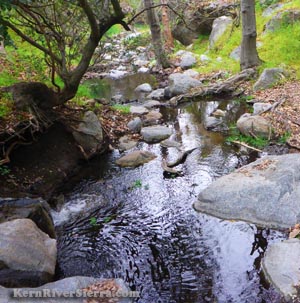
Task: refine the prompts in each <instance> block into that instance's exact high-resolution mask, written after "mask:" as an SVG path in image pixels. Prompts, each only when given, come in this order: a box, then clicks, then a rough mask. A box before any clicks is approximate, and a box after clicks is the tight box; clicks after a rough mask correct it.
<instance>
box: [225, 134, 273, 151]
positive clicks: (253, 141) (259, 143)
mask: <svg viewBox="0 0 300 303" xmlns="http://www.w3.org/2000/svg"><path fill="white" fill-rule="evenodd" d="M226 141H227V142H233V141H240V142H244V143H246V144H248V145H250V146H254V147H257V148H264V147H266V146H267V145H268V144H269V140H268V139H265V138H262V137H256V138H253V137H251V136H245V135H242V134H237V135H230V136H228V137H227V138H226Z"/></svg>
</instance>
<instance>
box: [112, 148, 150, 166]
mask: <svg viewBox="0 0 300 303" xmlns="http://www.w3.org/2000/svg"><path fill="white" fill-rule="evenodd" d="M155 158H156V155H155V154H153V153H150V152H148V151H145V150H136V151H134V152H132V153H129V154H127V155H126V156H124V157H122V158H120V159H118V160H117V161H116V164H117V165H119V166H121V167H137V166H140V165H143V164H145V163H148V162H150V161H152V160H153V159H155Z"/></svg>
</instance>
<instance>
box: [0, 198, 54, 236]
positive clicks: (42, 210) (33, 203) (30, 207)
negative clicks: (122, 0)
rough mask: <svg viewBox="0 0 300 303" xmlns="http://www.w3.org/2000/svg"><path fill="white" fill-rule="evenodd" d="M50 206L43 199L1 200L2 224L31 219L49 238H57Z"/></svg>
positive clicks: (0, 221) (0, 213)
mask: <svg viewBox="0 0 300 303" xmlns="http://www.w3.org/2000/svg"><path fill="white" fill-rule="evenodd" d="M50 210H51V209H50V206H49V205H48V203H47V202H46V201H44V200H42V199H31V198H20V199H1V198H0V224H1V223H4V222H7V221H12V220H15V219H31V220H32V221H33V222H34V223H35V224H36V225H37V226H38V228H39V229H40V230H41V231H43V232H44V233H46V234H48V235H49V237H51V238H55V228H54V224H53V221H52V217H51V215H50Z"/></svg>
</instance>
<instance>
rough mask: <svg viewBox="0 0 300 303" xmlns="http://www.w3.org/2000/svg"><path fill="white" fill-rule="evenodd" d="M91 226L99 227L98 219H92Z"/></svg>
mask: <svg viewBox="0 0 300 303" xmlns="http://www.w3.org/2000/svg"><path fill="white" fill-rule="evenodd" d="M90 225H92V226H93V227H95V226H98V224H97V218H96V217H91V218H90Z"/></svg>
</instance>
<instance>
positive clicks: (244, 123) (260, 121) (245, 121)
mask: <svg viewBox="0 0 300 303" xmlns="http://www.w3.org/2000/svg"><path fill="white" fill-rule="evenodd" d="M236 126H237V128H238V130H239V131H240V132H241V133H242V134H243V135H246V136H251V135H255V136H257V137H262V138H269V136H270V135H271V134H272V127H271V124H270V122H269V121H268V120H267V119H265V118H263V117H260V116H250V115H247V114H246V115H243V116H242V117H240V118H239V120H238V121H237V123H236Z"/></svg>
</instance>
